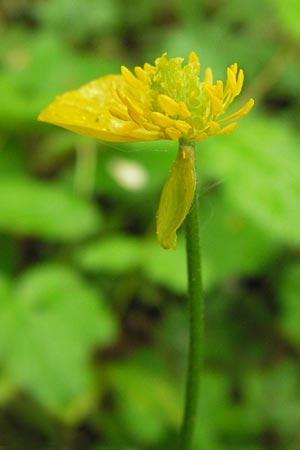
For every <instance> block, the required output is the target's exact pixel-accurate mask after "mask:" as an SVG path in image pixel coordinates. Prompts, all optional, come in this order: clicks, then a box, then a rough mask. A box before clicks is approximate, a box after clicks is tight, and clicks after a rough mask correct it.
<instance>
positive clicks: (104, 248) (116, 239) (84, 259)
mask: <svg viewBox="0 0 300 450" xmlns="http://www.w3.org/2000/svg"><path fill="white" fill-rule="evenodd" d="M142 257H143V244H142V242H141V241H140V239H138V238H134V237H130V236H125V235H124V236H121V235H117V236H109V237H107V238H106V239H101V240H100V241H94V242H93V243H92V244H88V245H87V246H85V247H83V248H82V249H81V250H79V252H78V253H77V254H76V259H77V261H79V263H80V265H81V266H82V267H83V268H84V269H85V270H89V271H91V272H98V271H99V270H100V271H103V272H107V273H122V272H124V271H127V270H131V269H133V268H136V267H139V265H140V264H141V261H142Z"/></svg>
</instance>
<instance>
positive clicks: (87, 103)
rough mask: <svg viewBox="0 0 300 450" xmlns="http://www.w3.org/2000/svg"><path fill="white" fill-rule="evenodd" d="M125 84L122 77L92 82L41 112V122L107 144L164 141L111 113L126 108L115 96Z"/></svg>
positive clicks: (59, 99) (154, 133) (57, 100)
mask: <svg viewBox="0 0 300 450" xmlns="http://www.w3.org/2000/svg"><path fill="white" fill-rule="evenodd" d="M124 84H125V81H124V79H123V77H122V76H121V75H108V76H106V77H102V78H99V79H98V80H94V81H91V82H90V83H87V84H85V85H84V86H82V87H81V88H79V89H77V90H75V91H70V92H66V93H65V94H63V95H61V96H59V97H57V98H56V99H55V100H54V101H53V102H52V103H51V104H50V105H49V106H48V107H47V108H46V109H44V110H43V111H42V112H41V113H40V115H39V117H38V120H40V121H42V122H48V123H52V124H54V125H58V126H60V127H62V128H66V129H68V130H71V131H75V132H77V133H79V134H83V135H85V136H90V137H92V138H95V139H99V140H102V141H107V142H136V141H139V140H156V139H161V133H160V132H158V131H148V130H143V129H142V128H141V127H140V126H138V125H136V124H134V123H133V122H132V123H129V124H128V122H124V120H121V119H118V118H117V117H114V116H112V115H111V114H110V112H109V109H110V108H116V109H117V110H118V109H120V108H121V109H122V108H124V106H123V104H122V103H121V102H120V101H119V102H118V101H117V99H116V98H117V97H116V96H113V95H112V92H113V91H115V90H116V88H117V86H118V87H119V88H122V87H124ZM115 111H116V110H115ZM126 124H127V125H126Z"/></svg>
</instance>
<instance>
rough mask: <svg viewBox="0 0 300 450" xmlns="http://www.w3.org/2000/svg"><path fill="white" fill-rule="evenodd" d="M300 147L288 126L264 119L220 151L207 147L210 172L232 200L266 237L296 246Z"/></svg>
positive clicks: (224, 142) (225, 143)
mask: <svg viewBox="0 0 300 450" xmlns="http://www.w3.org/2000/svg"><path fill="white" fill-rule="evenodd" d="M299 146H300V139H299V136H298V135H297V134H296V133H295V132H294V131H293V129H292V128H291V127H290V126H289V125H286V124H285V123H284V122H283V121H280V122H277V121H276V120H268V121H266V120H263V118H262V117H259V118H258V119H252V120H249V119H247V120H245V122H244V123H243V124H241V127H240V129H238V130H237V131H236V132H235V134H234V135H232V136H227V137H226V138H223V139H220V140H219V143H218V145H217V146H216V145H215V143H214V146H213V147H212V143H209V142H208V141H207V143H205V161H206V162H205V165H206V171H207V173H210V175H213V176H214V177H218V178H221V179H222V180H223V181H224V182H223V184H222V188H223V189H224V191H225V194H226V196H227V198H228V200H229V201H230V202H232V204H233V205H234V206H235V207H236V208H237V209H239V210H240V211H241V212H242V213H243V214H244V215H245V217H249V218H250V219H251V221H252V222H253V223H255V224H256V225H257V226H258V227H260V228H261V229H262V230H263V231H264V233H267V234H269V235H270V236H271V237H273V238H277V239H280V240H281V241H282V242H284V243H288V244H292V245H293V244H294V245H298V244H299V243H300V208H299V205H300V203H299V199H300V177H299V167H300V154H299ZM206 150H207V151H206ZM202 164H203V161H202Z"/></svg>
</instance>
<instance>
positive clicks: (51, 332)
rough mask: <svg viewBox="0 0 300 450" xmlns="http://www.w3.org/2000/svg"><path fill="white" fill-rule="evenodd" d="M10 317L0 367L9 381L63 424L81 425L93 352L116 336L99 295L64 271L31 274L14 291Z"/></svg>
mask: <svg viewBox="0 0 300 450" xmlns="http://www.w3.org/2000/svg"><path fill="white" fill-rule="evenodd" d="M11 317H13V322H11V324H10V329H9V330H7V339H6V341H7V347H8V348H9V351H8V352H6V354H5V355H4V358H3V361H2V364H3V366H4V367H5V368H6V371H7V372H8V373H9V374H10V377H11V379H12V380H13V381H14V383H15V384H16V385H17V386H19V387H20V388H22V389H26V390H27V391H29V392H30V394H31V395H32V396H33V397H35V398H36V399H37V400H39V401H40V402H41V403H42V405H43V406H44V407H45V408H47V409H49V410H51V411H52V412H54V413H56V414H58V415H59V416H61V417H62V418H63V419H64V420H66V421H68V422H74V421H76V420H78V419H79V418H80V417H82V416H83V415H85V414H86V413H87V412H88V411H89V410H90V408H91V407H92V405H93V402H94V398H95V396H94V388H93V379H92V372H91V366H90V358H91V351H92V349H93V348H95V346H96V345H99V344H100V345H102V346H105V345H107V344H108V343H109V342H111V340H112V339H113V338H114V337H115V332H116V327H115V322H114V320H113V318H112V316H111V314H110V312H109V311H108V310H107V308H106V307H105V305H104V302H103V300H102V298H101V297H100V296H99V292H97V291H96V290H94V289H93V288H91V287H89V286H88V285H87V284H86V283H85V282H84V281H83V280H82V279H81V278H80V277H78V275H77V274H76V273H75V272H73V271H71V270H70V269H67V268H65V267H63V266H51V265H50V266H42V267H39V268H35V269H31V270H30V271H29V272H27V273H26V274H25V275H24V276H23V278H21V279H20V281H19V282H18V283H17V285H16V289H15V301H14V302H13V303H12V309H11ZM0 321H1V327H0V329H2V322H3V318H2V317H1V319H0Z"/></svg>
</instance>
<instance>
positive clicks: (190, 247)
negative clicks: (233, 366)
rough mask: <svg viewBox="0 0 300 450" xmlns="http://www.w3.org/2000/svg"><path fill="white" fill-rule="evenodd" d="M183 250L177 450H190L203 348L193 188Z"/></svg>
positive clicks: (197, 220)
mask: <svg viewBox="0 0 300 450" xmlns="http://www.w3.org/2000/svg"><path fill="white" fill-rule="evenodd" d="M186 251H187V266H188V289H189V327H190V330H189V333H190V335H189V356H188V369H187V382H186V393H185V410H184V417H183V423H182V429H181V433H180V440H179V450H190V449H192V445H193V437H194V434H195V427H196V418H197V406H198V396H199V385H200V375H201V367H202V345H203V289H202V276H201V245H200V211H199V196H198V191H197V189H196V193H195V196H194V200H193V204H192V207H191V210H190V212H189V214H188V216H187V218H186Z"/></svg>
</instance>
